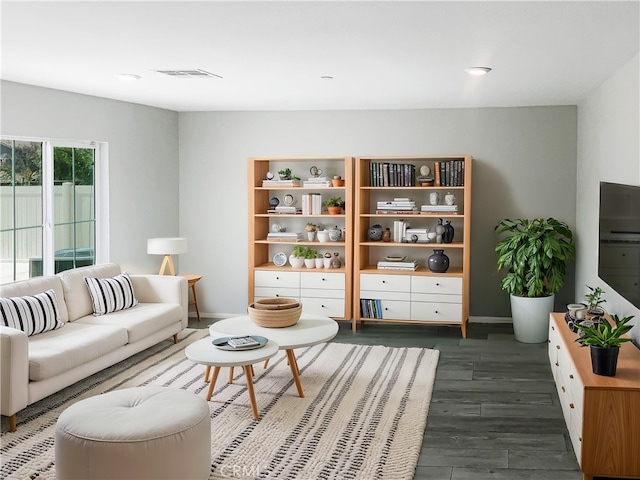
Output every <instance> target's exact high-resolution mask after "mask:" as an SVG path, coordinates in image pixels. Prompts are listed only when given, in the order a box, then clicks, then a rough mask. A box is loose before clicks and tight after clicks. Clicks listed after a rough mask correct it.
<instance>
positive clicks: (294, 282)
mask: <svg viewBox="0 0 640 480" xmlns="http://www.w3.org/2000/svg"><path fill="white" fill-rule="evenodd" d="M254 279H255V286H256V287H279V288H280V287H290V288H291V287H293V288H298V287H299V286H300V272H276V271H271V270H256V271H255V272H254Z"/></svg>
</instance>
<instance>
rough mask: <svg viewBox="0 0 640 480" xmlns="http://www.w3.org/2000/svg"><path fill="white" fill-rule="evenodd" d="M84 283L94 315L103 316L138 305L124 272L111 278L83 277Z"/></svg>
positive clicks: (129, 281)
mask: <svg viewBox="0 0 640 480" xmlns="http://www.w3.org/2000/svg"><path fill="white" fill-rule="evenodd" d="M84 281H85V282H86V284H87V287H88V288H89V295H91V303H92V304H93V314H94V315H105V314H107V313H111V312H117V311H118V310H125V309H127V308H131V307H135V306H136V305H138V300H137V299H136V296H135V293H134V292H133V285H132V284H131V279H130V278H129V275H127V274H126V272H125V273H121V274H120V275H116V276H115V277H111V278H91V277H84Z"/></svg>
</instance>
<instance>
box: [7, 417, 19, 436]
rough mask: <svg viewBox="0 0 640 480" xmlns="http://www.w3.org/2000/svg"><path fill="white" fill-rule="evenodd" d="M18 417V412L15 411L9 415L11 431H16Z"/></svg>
mask: <svg viewBox="0 0 640 480" xmlns="http://www.w3.org/2000/svg"><path fill="white" fill-rule="evenodd" d="M17 418H18V414H17V413H14V414H13V415H11V416H10V417H9V431H11V432H15V431H16V420H17Z"/></svg>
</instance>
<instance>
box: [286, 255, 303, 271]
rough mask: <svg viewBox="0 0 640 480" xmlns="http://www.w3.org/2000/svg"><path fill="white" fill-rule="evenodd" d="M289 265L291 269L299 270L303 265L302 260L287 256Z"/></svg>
mask: <svg viewBox="0 0 640 480" xmlns="http://www.w3.org/2000/svg"><path fill="white" fill-rule="evenodd" d="M289 263H290V264H291V267H293V268H301V267H302V266H303V265H304V258H300V257H294V256H293V255H289Z"/></svg>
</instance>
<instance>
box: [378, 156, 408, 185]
mask: <svg viewBox="0 0 640 480" xmlns="http://www.w3.org/2000/svg"><path fill="white" fill-rule="evenodd" d="M415 175H416V166H415V165H412V164H410V163H387V162H371V163H370V164H369V185H370V186H372V187H413V186H414V185H415V181H414V178H415Z"/></svg>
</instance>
